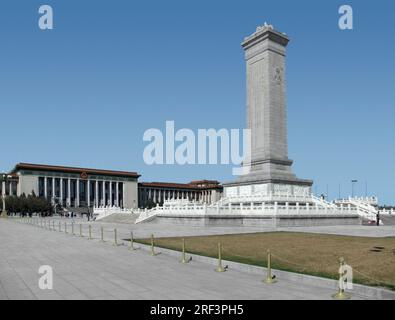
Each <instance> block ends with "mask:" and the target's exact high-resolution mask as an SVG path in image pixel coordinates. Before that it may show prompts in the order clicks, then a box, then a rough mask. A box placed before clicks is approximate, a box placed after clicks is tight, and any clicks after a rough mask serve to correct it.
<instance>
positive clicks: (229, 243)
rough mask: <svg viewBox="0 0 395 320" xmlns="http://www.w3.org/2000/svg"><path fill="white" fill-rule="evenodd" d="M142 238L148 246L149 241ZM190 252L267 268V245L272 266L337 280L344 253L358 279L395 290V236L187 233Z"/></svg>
mask: <svg viewBox="0 0 395 320" xmlns="http://www.w3.org/2000/svg"><path fill="white" fill-rule="evenodd" d="M136 241H137V242H140V243H144V244H149V243H150V240H149V239H138V240H136ZM185 242H186V248H187V252H190V253H194V254H198V255H203V256H209V257H217V255H218V243H219V242H220V243H221V244H222V246H223V252H222V257H223V259H224V260H231V261H236V262H241V263H246V264H252V265H257V266H266V263H267V254H266V251H267V249H270V250H271V252H272V268H275V269H279V270H286V271H292V272H298V273H304V274H310V275H316V276H321V277H326V278H333V279H338V269H339V262H338V261H339V260H338V259H339V257H344V259H345V261H346V263H347V264H348V265H350V266H351V267H352V268H353V276H354V283H362V284H367V285H374V286H385V287H388V288H390V289H392V290H395V237H385V238H371V237H369V238H368V237H353V236H338V235H327V234H314V233H300V232H267V233H254V234H237V235H220V236H197V237H185ZM155 245H156V246H159V247H163V248H168V249H173V250H179V251H180V250H181V247H182V238H179V237H172V238H158V239H155Z"/></svg>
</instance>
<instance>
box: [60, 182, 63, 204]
mask: <svg viewBox="0 0 395 320" xmlns="http://www.w3.org/2000/svg"><path fill="white" fill-rule="evenodd" d="M59 196H60V197H59V198H60V203H61V205H62V206H63V178H60V195H59Z"/></svg>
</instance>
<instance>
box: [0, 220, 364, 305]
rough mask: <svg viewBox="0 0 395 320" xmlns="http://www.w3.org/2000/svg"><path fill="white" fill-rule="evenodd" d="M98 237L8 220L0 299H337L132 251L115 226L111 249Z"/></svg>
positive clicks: (2, 231) (0, 255) (1, 249)
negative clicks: (118, 239)
mask: <svg viewBox="0 0 395 320" xmlns="http://www.w3.org/2000/svg"><path fill="white" fill-rule="evenodd" d="M85 227H86V226H85ZM162 227H163V226H162ZM96 228H97V227H96ZM168 229H171V228H168ZM62 230H63V227H62ZM70 231H71V229H70V226H69V232H70ZM75 231H76V233H78V232H77V231H79V229H78V228H76V229H75ZM146 231H147V232H148V230H146ZM84 232H85V236H86V229H84ZM94 236H95V238H96V239H94V240H90V241H89V240H88V239H87V238H86V237H84V238H81V237H78V236H72V235H71V234H70V233H68V234H65V233H60V232H58V231H50V230H46V229H41V228H38V227H37V226H32V225H27V224H22V223H18V222H16V221H12V220H11V219H8V220H0V299H194V300H199V299H330V296H331V294H332V293H333V289H330V288H323V287H318V286H314V285H307V284H306V283H300V282H293V281H289V280H284V279H279V282H278V283H276V284H272V285H268V284H265V283H262V281H261V280H262V279H263V278H264V274H262V276H259V275H258V276H257V275H256V274H251V273H248V272H241V271H236V270H229V271H227V272H225V273H217V272H215V271H214V270H213V266H212V265H210V264H206V263H200V262H196V261H193V262H191V263H190V264H188V265H183V264H180V263H179V262H178V261H177V259H175V257H172V256H169V255H166V254H160V255H158V256H155V257H152V256H150V255H149V254H148V253H147V251H145V250H136V251H133V252H132V251H129V250H128V249H127V246H126V245H121V246H113V245H112V240H111V239H112V234H111V233H110V230H109V229H108V228H106V238H107V241H106V242H105V243H102V242H100V241H99V239H97V238H98V234H97V232H95V233H94ZM41 265H50V266H51V267H52V268H53V272H54V287H53V289H52V290H41V289H40V288H39V287H38V280H39V277H40V276H41V275H39V273H38V269H39V267H40V266H41ZM361 298H362V299H363V298H364V297H362V296H358V295H356V294H354V295H353V299H361Z"/></svg>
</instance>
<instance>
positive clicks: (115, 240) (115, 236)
mask: <svg viewBox="0 0 395 320" xmlns="http://www.w3.org/2000/svg"><path fill="white" fill-rule="evenodd" d="M113 245H114V246H117V245H118V238H117V229H116V228H115V229H114V244H113Z"/></svg>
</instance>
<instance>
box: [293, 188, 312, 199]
mask: <svg viewBox="0 0 395 320" xmlns="http://www.w3.org/2000/svg"><path fill="white" fill-rule="evenodd" d="M309 194H310V188H309V187H304V186H294V195H295V196H306V197H307V196H309Z"/></svg>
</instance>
